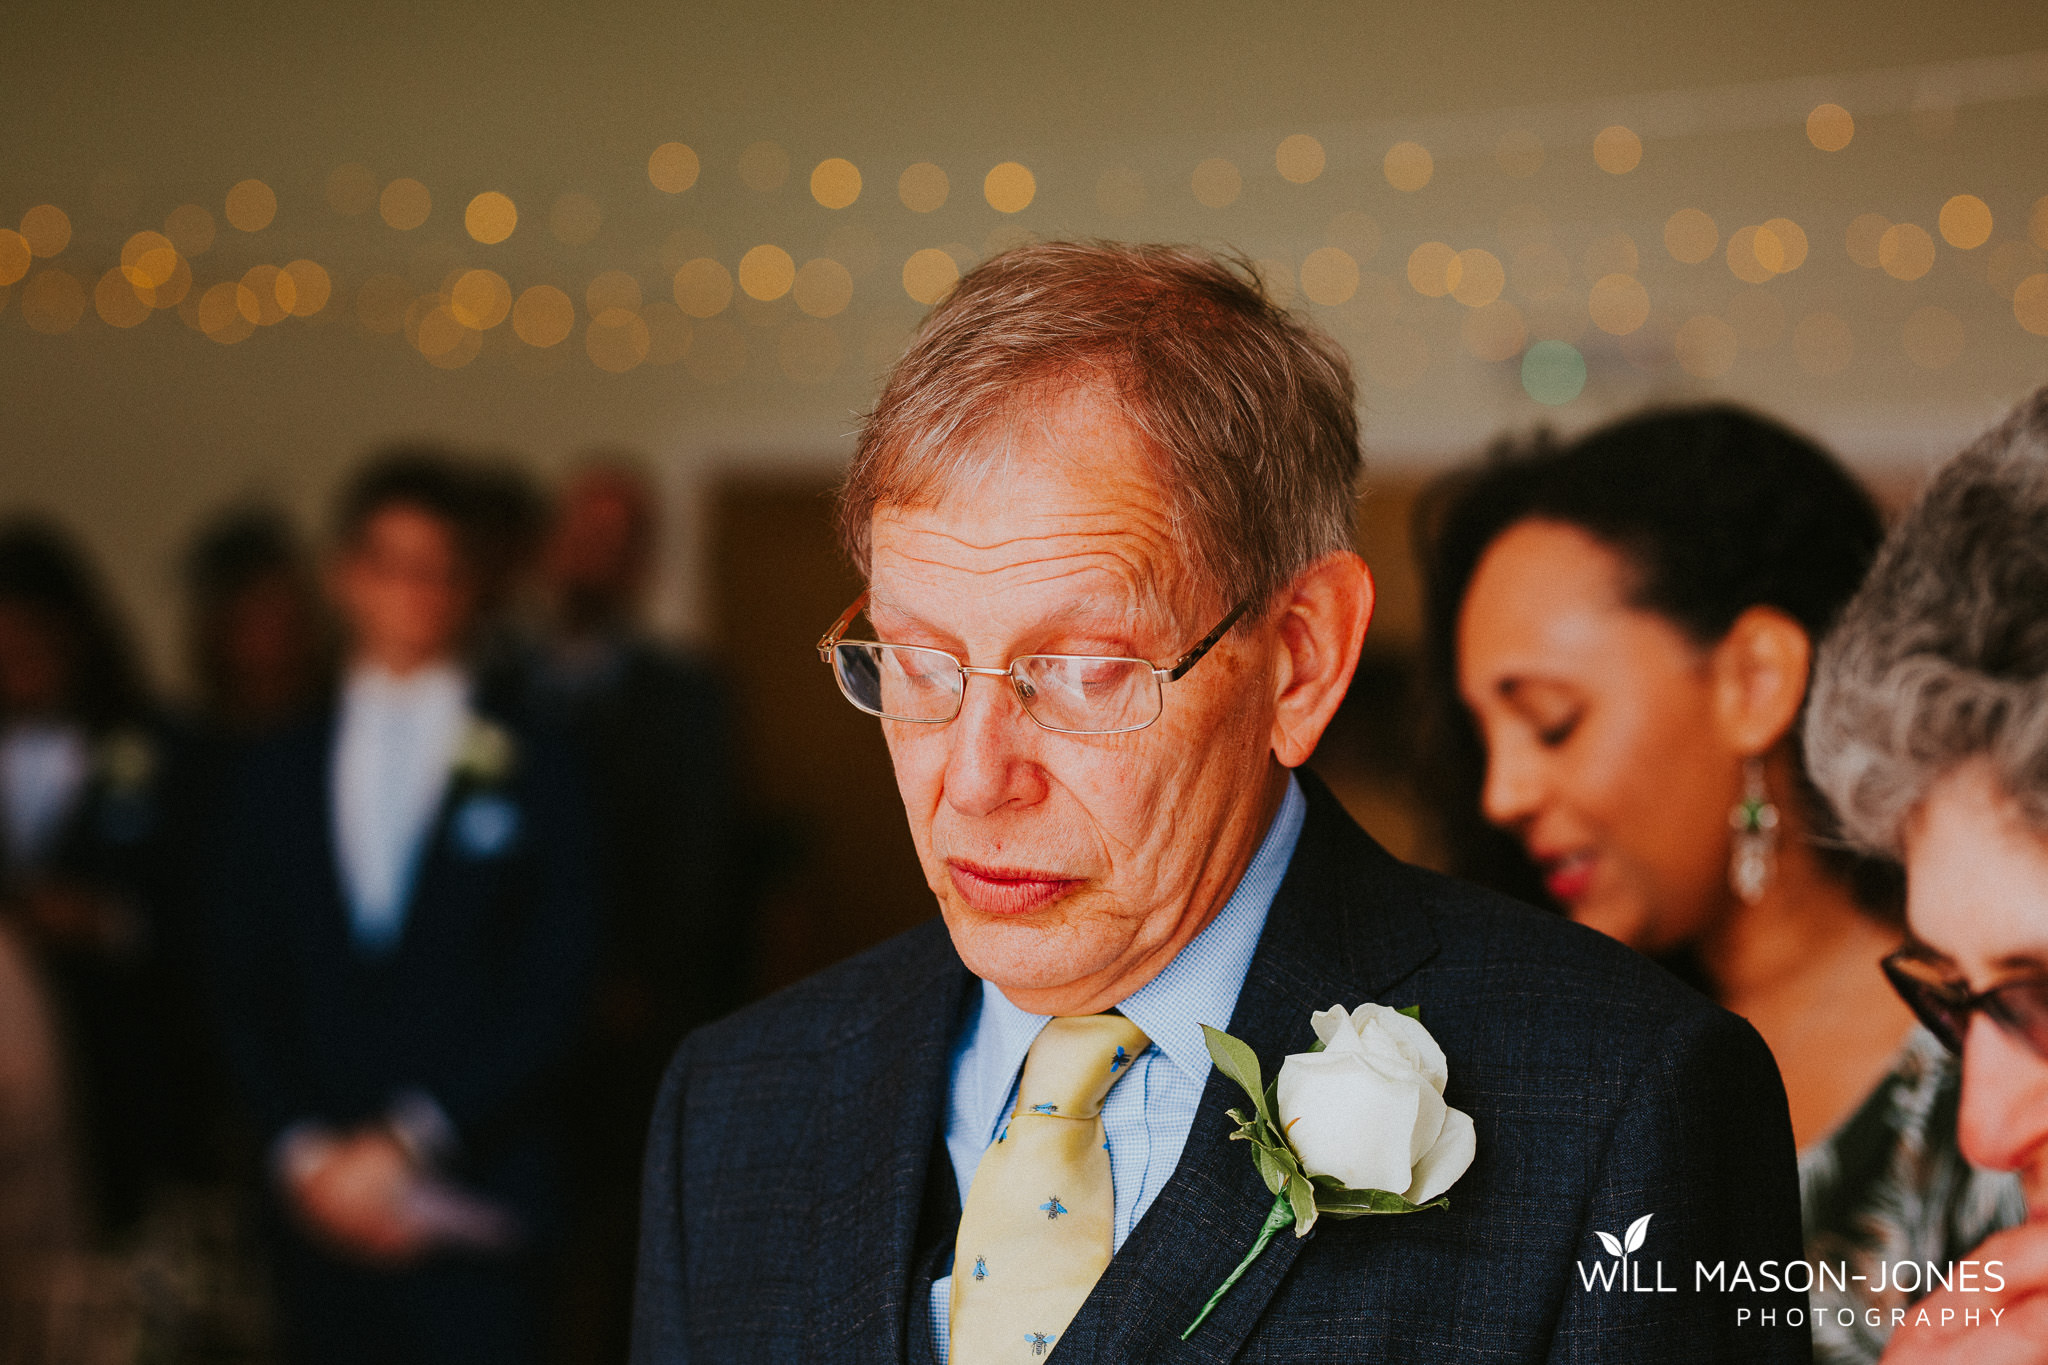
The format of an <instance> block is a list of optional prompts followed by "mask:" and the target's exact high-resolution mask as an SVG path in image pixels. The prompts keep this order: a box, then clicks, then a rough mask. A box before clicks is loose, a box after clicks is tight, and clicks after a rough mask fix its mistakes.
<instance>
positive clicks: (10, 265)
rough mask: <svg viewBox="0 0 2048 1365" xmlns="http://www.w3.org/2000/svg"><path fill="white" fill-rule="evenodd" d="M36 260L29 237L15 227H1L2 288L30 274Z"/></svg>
mask: <svg viewBox="0 0 2048 1365" xmlns="http://www.w3.org/2000/svg"><path fill="white" fill-rule="evenodd" d="M34 260H35V252H33V251H31V250H30V249H29V244H28V238H26V237H24V236H22V235H21V234H20V233H18V232H16V231H15V230H14V229H13V228H0V288H5V287H6V286H7V285H10V284H13V283H14V282H15V281H16V280H18V279H20V278H21V277H22V276H23V275H26V274H28V268H29V266H30V264H31V263H33V261H34Z"/></svg>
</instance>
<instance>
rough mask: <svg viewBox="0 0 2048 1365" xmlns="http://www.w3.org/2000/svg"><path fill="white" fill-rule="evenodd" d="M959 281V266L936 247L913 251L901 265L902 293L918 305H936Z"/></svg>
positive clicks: (947, 254) (948, 255)
mask: <svg viewBox="0 0 2048 1365" xmlns="http://www.w3.org/2000/svg"><path fill="white" fill-rule="evenodd" d="M959 280H960V267H959V265H958V264H957V263H956V262H955V261H954V260H953V257H952V256H951V255H950V254H949V253H947V252H944V251H941V250H940V249H939V248H937V247H933V246H928V247H925V248H924V249H923V250H921V251H913V252H912V253H910V259H909V260H907V261H905V262H904V263H903V292H904V293H906V294H908V295H910V297H911V298H913V299H916V300H917V301H918V302H919V303H923V304H933V303H937V302H938V301H939V300H940V299H942V298H944V297H946V291H947V290H949V289H951V288H952V287H953V286H954V285H955V284H957V283H958V282H959Z"/></svg>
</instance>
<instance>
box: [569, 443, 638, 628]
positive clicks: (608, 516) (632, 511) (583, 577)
mask: <svg viewBox="0 0 2048 1365" xmlns="http://www.w3.org/2000/svg"><path fill="white" fill-rule="evenodd" d="M652 516H653V509H652V507H651V506H650V505H649V503H648V500H647V497H646V493H645V490H644V489H641V488H640V487H638V486H637V485H634V484H630V483H628V482H626V481H625V480H623V479H621V478H618V477H615V476H611V475H608V474H603V473H600V474H592V475H588V476H586V477H584V478H581V479H579V480H577V481H576V482H574V483H572V484H571V485H570V486H569V488H568V489H567V491H566V492H564V493H563V495H562V505H561V511H560V514H559V515H558V517H557V518H556V522H555V527H554V531H553V533H552V535H551V536H550V537H549V541H548V547H547V567H548V571H549V574H550V576H551V577H552V578H553V579H554V581H555V584H556V587H557V589H558V590H559V591H560V592H562V593H563V594H564V595H566V596H569V597H572V598H576V599H578V602H579V604H588V605H589V606H591V607H594V608H601V609H604V610H618V609H622V608H624V607H626V606H629V605H630V604H631V602H632V600H633V598H634V597H635V596H636V595H637V594H638V592H639V590H640V585H641V580H642V578H643V577H644V575H645V572H646V567H647V549H648V540H649V536H650V531H651V525H650V523H651V520H652Z"/></svg>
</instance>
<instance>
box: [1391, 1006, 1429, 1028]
mask: <svg viewBox="0 0 2048 1365" xmlns="http://www.w3.org/2000/svg"><path fill="white" fill-rule="evenodd" d="M1394 1013H1396V1014H1405V1015H1407V1016H1408V1017H1409V1018H1410V1019H1413V1020H1414V1021H1415V1022H1416V1023H1418V1024H1419V1023H1421V1022H1422V1006H1420V1005H1403V1006H1401V1008H1399V1009H1397V1010H1395V1011H1394Z"/></svg>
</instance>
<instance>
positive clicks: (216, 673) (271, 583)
mask: <svg viewBox="0 0 2048 1365" xmlns="http://www.w3.org/2000/svg"><path fill="white" fill-rule="evenodd" d="M185 584H186V591H187V593H188V595H189V600H190V603H191V607H190V623H191V634H190V637H189V639H190V646H189V648H190V658H191V667H192V675H193V678H194V680H195V681H196V682H197V683H198V685H199V696H198V700H199V711H200V719H201V724H202V726H203V727H204V728H207V729H210V730H215V731H218V732H220V733H221V734H223V735H227V736H248V735H253V734H256V733H259V732H262V731H266V730H272V729H276V728H277V727H279V726H281V725H285V724H289V723H290V722H291V721H293V720H296V719H297V718H298V717H299V716H300V714H302V713H303V712H304V711H305V710H306V709H307V708H308V707H310V706H312V705H313V704H314V703H315V702H317V701H319V700H320V699H321V697H322V694H323V693H324V691H325V690H326V688H327V687H328V686H329V685H330V684H331V681H332V676H333V670H334V657H335V636H334V630H333V627H332V625H331V623H330V622H329V620H328V617H327V611H326V607H325V604H324V602H323V600H322V598H321V595H320V585H319V582H318V579H317V576H316V575H315V573H314V571H313V566H312V561H311V558H310V556H309V555H308V554H307V553H306V550H305V548H304V546H303V545H301V544H300V542H299V537H298V535H297V533H296V532H295V531H294V530H293V529H292V526H291V523H290V522H289V521H287V520H286V519H285V518H284V517H283V516H282V515H280V514H278V513H276V512H273V511H270V510H268V509H266V508H260V507H250V508H240V509H236V510H233V511H229V512H226V513H223V514H222V515H221V516H220V517H218V518H217V519H215V520H214V521H212V522H210V523H209V524H208V525H207V526H206V527H205V528H204V529H202V530H201V531H200V533H199V534H198V535H197V536H196V537H194V539H193V542H192V548H191V549H190V551H188V552H187V554H186V558H185Z"/></svg>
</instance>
